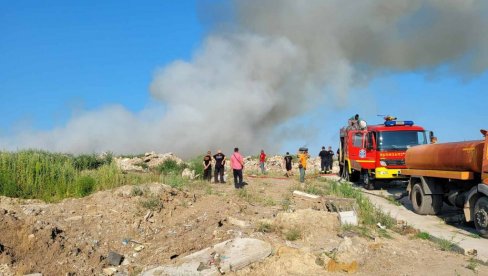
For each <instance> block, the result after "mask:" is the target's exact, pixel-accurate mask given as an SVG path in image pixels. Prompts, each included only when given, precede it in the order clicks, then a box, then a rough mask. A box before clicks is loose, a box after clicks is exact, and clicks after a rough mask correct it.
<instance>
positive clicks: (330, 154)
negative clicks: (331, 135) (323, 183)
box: [325, 146, 334, 173]
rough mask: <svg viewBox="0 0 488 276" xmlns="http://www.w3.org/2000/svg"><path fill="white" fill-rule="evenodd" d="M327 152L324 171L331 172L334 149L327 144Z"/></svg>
mask: <svg viewBox="0 0 488 276" xmlns="http://www.w3.org/2000/svg"><path fill="white" fill-rule="evenodd" d="M326 152H327V159H326V162H325V173H331V172H332V162H333V161H332V158H333V157H334V151H333V150H332V147H331V146H329V148H328V150H327V151H326Z"/></svg>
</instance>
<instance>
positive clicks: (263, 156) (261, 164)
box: [259, 150, 266, 174]
mask: <svg viewBox="0 0 488 276" xmlns="http://www.w3.org/2000/svg"><path fill="white" fill-rule="evenodd" d="M265 162H266V153H264V150H261V154H260V155H259V167H260V168H261V173H262V174H266V169H265V168H264V163H265Z"/></svg>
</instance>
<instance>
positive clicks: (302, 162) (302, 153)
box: [298, 148, 310, 183]
mask: <svg viewBox="0 0 488 276" xmlns="http://www.w3.org/2000/svg"><path fill="white" fill-rule="evenodd" d="M309 157H310V156H309V155H308V149H307V148H300V150H299V153H298V169H299V170H300V182H302V183H303V182H305V171H306V170H307V160H308V158H309Z"/></svg>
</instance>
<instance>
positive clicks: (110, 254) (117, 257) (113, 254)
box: [107, 251, 124, 265]
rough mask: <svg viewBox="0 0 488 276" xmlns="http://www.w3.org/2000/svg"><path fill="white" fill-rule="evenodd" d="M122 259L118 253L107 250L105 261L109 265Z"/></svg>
mask: <svg viewBox="0 0 488 276" xmlns="http://www.w3.org/2000/svg"><path fill="white" fill-rule="evenodd" d="M123 260H124V256H123V255H120V254H118V253H116V252H113V251H110V252H108V257H107V261H108V263H109V264H111V265H120V264H121V263H122V261H123Z"/></svg>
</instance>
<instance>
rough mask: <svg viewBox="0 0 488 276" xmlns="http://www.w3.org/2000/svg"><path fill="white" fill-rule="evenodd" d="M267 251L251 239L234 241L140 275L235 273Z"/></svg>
mask: <svg viewBox="0 0 488 276" xmlns="http://www.w3.org/2000/svg"><path fill="white" fill-rule="evenodd" d="M271 252H272V247H271V245H270V244H269V243H267V242H264V241H261V240H258V239H251V238H236V239H232V240H227V241H224V242H221V243H218V244H216V245H214V246H211V247H207V248H205V249H203V250H201V251H198V252H195V253H193V254H190V255H188V256H185V257H183V258H182V259H181V260H179V262H178V263H179V264H178V265H165V266H159V267H156V268H153V269H150V270H147V271H145V272H143V273H142V274H141V275H142V276H152V275H166V274H169V275H219V274H222V273H228V272H230V271H237V270H239V269H241V268H243V267H245V266H247V265H249V264H251V263H254V262H256V261H259V260H262V259H264V258H266V257H268V256H269V255H270V254H271ZM176 256H177V255H176Z"/></svg>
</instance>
